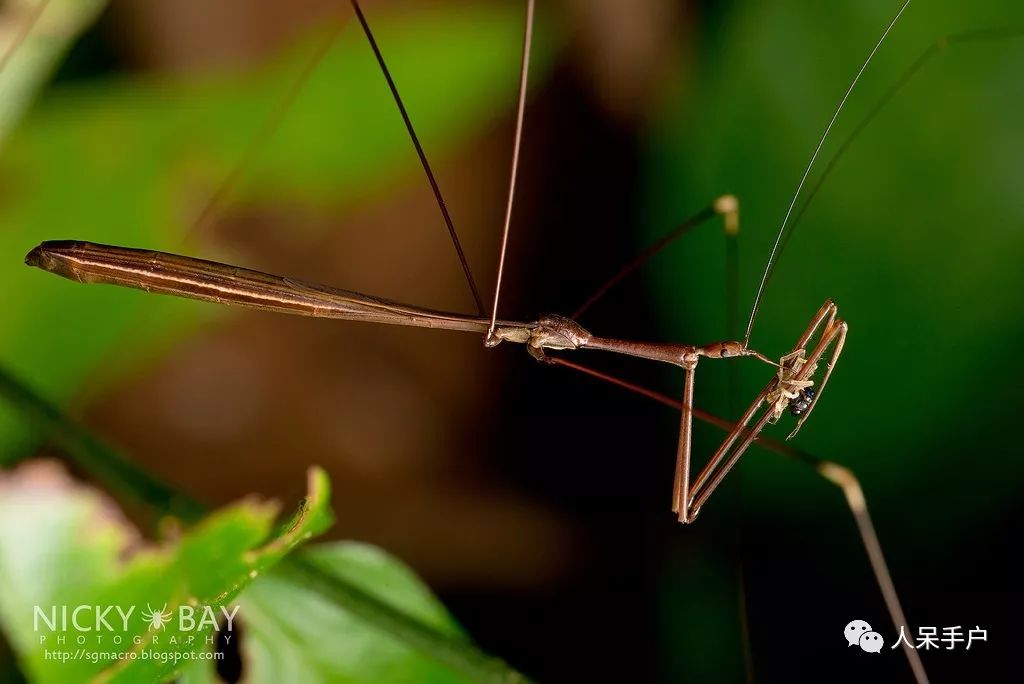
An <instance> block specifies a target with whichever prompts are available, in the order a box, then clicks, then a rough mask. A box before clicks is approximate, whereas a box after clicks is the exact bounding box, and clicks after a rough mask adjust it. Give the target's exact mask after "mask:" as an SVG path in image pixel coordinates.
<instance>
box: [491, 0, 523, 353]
mask: <svg viewBox="0 0 1024 684" xmlns="http://www.w3.org/2000/svg"><path fill="white" fill-rule="evenodd" d="M533 10H534V0H527V2H526V28H525V29H524V30H523V61H522V64H521V65H520V67H519V106H518V108H517V110H516V134H515V140H514V142H513V143H512V170H511V172H510V173H509V180H508V203H507V204H506V205H505V226H504V228H503V229H502V232H501V252H500V253H499V255H498V274H497V277H496V278H495V282H494V306H493V307H492V308H491V325H490V327H489V328H488V329H487V338H486V343H487V344H492V343H493V342H494V327H495V325H496V323H497V320H498V300H499V299H500V298H501V280H502V278H503V277H504V275H505V254H506V252H507V251H508V233H509V227H510V226H511V225H512V203H513V201H514V200H515V196H516V173H517V172H518V171H519V148H520V147H521V146H522V141H523V114H524V112H525V110H526V85H527V82H528V81H529V76H530V45H531V43H533Z"/></svg>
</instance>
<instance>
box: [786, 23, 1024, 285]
mask: <svg viewBox="0 0 1024 684" xmlns="http://www.w3.org/2000/svg"><path fill="white" fill-rule="evenodd" d="M1022 35H1024V28H1019V27H1018V28H1013V27H998V28H988V29H976V30H972V31H964V32H962V33H950V34H947V35H944V36H939V37H938V38H936V39H935V40H933V41H932V42H931V43H930V44H929V45H928V47H927V48H925V49H924V51H923V52H921V54H920V55H918V56H917V58H916V59H915V60H914V61H913V62H911V64H910V66H908V67H907V69H906V70H905V71H904V72H903V73H902V74H900V76H899V78H897V79H896V80H894V81H893V83H892V85H891V86H889V88H888V90H886V91H885V93H884V94H883V95H882V97H880V98H879V99H878V102H876V103H875V106H874V107H872V108H871V109H870V110H869V111H868V113H867V114H866V115H865V116H864V118H863V119H861V121H860V123H858V124H857V125H856V126H854V128H853V131H852V132H851V133H850V134H849V135H848V136H847V137H846V139H845V140H843V142H842V144H840V145H839V147H838V148H836V152H835V154H833V155H832V158H831V159H829V160H828V163H827V164H825V168H824V170H822V172H821V174H820V175H819V176H818V179H817V180H816V181H815V182H814V185H813V186H811V189H810V190H809V191H808V192H807V196H806V197H805V198H804V203H803V204H802V205H800V209H799V210H798V211H797V212H796V214H794V215H793V219H792V220H791V221H790V222H789V230H788V231H786V234H785V235H784V236H783V238H782V244H780V245H779V252H778V254H777V255H776V260H775V263H774V264H773V265H772V270H771V272H769V274H768V278H769V279H771V277H772V273H774V272H775V268H776V267H777V266H778V265H779V258H780V257H781V256H782V253H783V252H785V251H786V246H787V245H788V244H789V242H790V241H791V240H792V239H793V235H794V234H795V233H796V228H797V226H798V225H800V220H801V219H802V218H803V216H804V215H805V214H806V213H807V209H808V207H809V206H810V204H811V202H812V201H813V200H814V198H815V196H817V194H818V192H819V191H820V190H821V187H822V186H823V185H824V184H825V181H826V180H827V179H828V177H829V176H830V175H831V173H832V171H833V170H834V169H835V168H836V166H837V165H838V164H839V161H840V160H841V159H842V158H843V155H845V154H846V152H847V151H848V150H849V149H850V148H851V147H852V145H853V143H854V142H855V141H856V140H857V138H859V137H860V135H861V134H862V133H863V132H864V130H865V129H866V128H867V127H868V126H869V125H870V124H871V123H872V122H874V120H875V119H876V118H877V117H878V115H879V114H881V112H882V110H883V109H884V108H885V107H886V106H887V105H888V104H889V102H891V101H892V100H893V98H895V97H896V96H897V95H898V94H899V92H900V91H901V90H903V88H905V87H906V86H907V84H908V83H910V82H911V81H912V80H913V78H914V77H915V76H917V74H918V73H919V72H920V71H921V70H922V69H923V68H924V67H925V65H927V64H929V63H930V62H931V60H932V58H934V57H935V56H936V55H938V54H941V53H942V52H943V51H945V50H946V49H947V48H949V47H950V46H953V45H961V44H964V43H972V42H976V41H982V40H1000V39H1005V38H1020V37H1021V36H1022Z"/></svg>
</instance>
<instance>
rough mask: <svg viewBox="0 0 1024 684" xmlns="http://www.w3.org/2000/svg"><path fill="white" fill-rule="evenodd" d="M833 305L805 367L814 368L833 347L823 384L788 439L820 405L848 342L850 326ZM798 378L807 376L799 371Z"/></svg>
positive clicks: (826, 365) (822, 380)
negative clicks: (826, 323) (839, 316)
mask: <svg viewBox="0 0 1024 684" xmlns="http://www.w3.org/2000/svg"><path fill="white" fill-rule="evenodd" d="M832 306H833V310H832V314H831V316H830V317H829V321H828V325H827V326H826V327H825V330H824V332H822V334H821V338H820V339H819V340H818V344H817V346H816V347H815V348H814V350H813V351H812V352H811V354H810V356H808V357H807V364H806V365H805V368H807V369H813V368H814V367H815V366H816V365H817V363H818V360H819V359H820V358H821V357H822V356H823V355H824V354H825V352H826V351H827V350H828V349H829V347H831V348H832V351H831V353H830V354H829V359H828V362H827V363H826V364H825V373H824V374H823V375H822V377H821V384H820V385H818V389H817V392H816V394H815V397H814V401H812V402H811V404H810V406H808V407H807V410H806V411H805V412H804V414H803V415H802V416H800V418H799V419H798V420H797V421H796V425H795V426H794V427H793V431H792V432H790V433H789V436H788V437H786V439H792V438H793V437H794V436H796V433H798V432H800V428H801V427H803V424H804V421H806V420H807V419H808V418H809V417H810V415H811V412H812V411H813V410H814V407H815V406H817V405H818V402H819V401H820V400H821V395H822V393H823V392H824V391H825V385H826V384H828V379H829V377H831V375H832V370H833V369H834V368H835V365H836V361H838V360H839V355H840V354H842V353H843V345H844V344H846V333H847V330H848V326H847V325H846V321H844V320H841V319H837V318H836V315H835V309H834V307H835V305H834V304H833V305H832ZM797 379H799V380H804V379H805V378H804V377H803V376H802V375H801V374H800V373H797Z"/></svg>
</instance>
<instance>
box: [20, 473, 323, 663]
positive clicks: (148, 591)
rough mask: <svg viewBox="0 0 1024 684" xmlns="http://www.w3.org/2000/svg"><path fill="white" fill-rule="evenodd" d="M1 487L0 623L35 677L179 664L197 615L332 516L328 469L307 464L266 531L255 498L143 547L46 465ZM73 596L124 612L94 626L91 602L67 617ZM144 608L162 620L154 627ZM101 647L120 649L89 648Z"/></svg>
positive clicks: (227, 604) (263, 508)
mask: <svg viewBox="0 0 1024 684" xmlns="http://www.w3.org/2000/svg"><path fill="white" fill-rule="evenodd" d="M0 489H2V496H0V578H2V582H3V586H4V591H3V593H2V594H0V626H2V628H3V630H4V633H5V635H6V636H7V639H8V641H9V642H10V643H11V645H12V647H13V648H14V650H15V652H16V653H17V655H18V658H19V661H20V662H21V665H22V667H23V669H24V671H25V673H26V674H27V675H28V676H29V677H30V678H31V680H32V681H36V682H48V681H53V682H65V681H87V680H90V679H92V678H94V677H101V678H103V679H104V680H110V681H124V682H150V681H157V680H163V679H166V678H169V677H170V676H171V675H172V674H173V673H174V672H175V671H176V670H178V669H180V668H181V667H182V666H183V665H184V664H185V662H186V661H184V660H180V659H179V658H180V657H181V654H186V655H187V654H190V653H191V654H194V653H197V652H199V651H201V650H205V649H206V647H207V643H206V638H207V636H209V635H210V634H211V631H212V629H213V628H212V626H210V624H209V623H206V624H204V623H203V620H202V618H203V617H204V616H209V615H213V616H216V617H222V613H221V609H222V608H223V609H225V610H227V611H228V613H230V612H231V611H232V610H234V607H233V606H231V603H232V602H233V601H234V599H235V598H236V597H237V595H238V593H239V592H240V591H241V590H242V589H243V588H245V587H246V586H248V585H249V584H250V583H251V582H252V580H253V579H255V578H256V577H257V576H259V575H260V574H262V573H263V572H265V571H266V570H268V569H269V568H270V567H271V566H273V565H274V564H275V563H277V562H278V561H280V560H281V558H283V557H284V556H285V555H286V554H287V553H288V552H290V551H291V550H292V549H293V548H294V547H295V546H296V545H298V544H300V543H301V542H303V541H305V540H306V539H308V538H309V537H310V536H312V535H314V534H319V533H320V532H322V531H323V530H324V529H326V527H328V526H329V525H330V522H331V514H330V511H329V508H328V503H329V501H328V499H329V487H328V482H327V477H326V475H325V474H324V473H323V472H322V471H320V470H317V469H313V470H311V471H310V483H309V495H308V496H307V498H306V500H305V501H304V502H303V504H302V506H301V507H300V509H299V511H298V513H297V514H296V515H295V517H294V518H293V519H292V520H291V521H290V522H289V523H288V524H286V525H284V526H282V527H281V529H280V530H278V531H277V532H276V533H273V524H274V518H275V517H276V513H277V509H278V507H277V505H276V504H273V503H268V502H265V501H259V500H256V499H255V498H253V499H248V500H245V501H242V502H241V503H238V504H236V505H233V506H230V507H228V508H225V509H222V510H220V511H217V512H215V513H212V514H210V515H209V516H207V517H206V518H204V519H203V520H202V521H201V522H200V523H199V524H197V525H196V526H195V527H194V528H192V529H190V530H188V531H187V532H185V533H184V534H182V535H181V537H180V539H179V540H177V541H168V542H165V543H163V544H161V545H159V546H157V547H148V546H143V542H142V541H141V540H140V539H139V538H138V537H137V533H136V532H135V531H134V530H133V529H132V528H131V527H130V526H129V525H128V524H127V523H126V522H125V521H124V520H123V519H122V518H121V517H120V514H119V513H118V512H117V510H116V508H115V507H114V505H113V504H112V503H111V502H110V501H109V500H107V499H106V498H105V497H104V496H103V495H101V494H100V493H98V492H96V491H95V490H91V489H87V488H85V487H80V486H76V485H75V484H73V483H72V482H71V481H70V480H69V479H68V478H67V476H66V475H64V474H63V471H61V470H60V469H59V468H58V467H57V466H56V465H53V464H49V463H41V462H29V463H27V464H25V465H23V466H22V467H20V468H19V469H17V470H15V471H13V472H9V473H5V474H3V475H2V479H0ZM83 605H85V606H100V607H106V606H120V607H121V608H122V610H123V611H124V613H125V614H126V615H127V618H126V619H125V620H124V621H122V619H121V618H120V613H118V612H116V609H114V610H113V611H111V612H110V613H108V614H107V616H106V617H107V618H109V619H108V620H107V625H109V627H108V626H106V625H104V626H101V625H100V624H99V623H98V622H97V618H96V613H95V612H94V611H92V610H89V611H86V614H87V615H88V619H86V618H82V619H81V620H80V621H79V622H78V623H77V624H75V623H74V622H73V621H71V617H72V616H73V611H74V610H75V609H76V607H78V606H83ZM37 606H38V607H39V609H41V611H42V613H43V614H44V615H45V616H47V618H48V619H50V620H54V618H56V621H57V624H56V625H55V627H56V629H50V628H49V627H50V626H49V625H47V624H46V623H45V621H44V620H45V618H39V617H37V612H36V608H35V607H37ZM143 607H146V611H149V612H151V611H153V610H156V611H160V613H161V614H162V615H164V616H165V617H166V618H167V619H168V621H167V622H166V624H163V625H160V626H159V627H158V626H155V625H156V623H150V622H149V620H150V614H149V612H147V613H146V614H145V615H144V614H143V612H144V611H143ZM65 608H66V610H67V611H68V620H69V621H68V623H67V629H66V630H65V629H63V624H62V622H61V620H62V610H63V609H65ZM129 610H131V611H132V612H131V613H128V611H129ZM51 611H52V612H51ZM189 617H191V618H193V619H194V621H189ZM62 637H63V640H61V638H62ZM100 639H102V641H100ZM78 649H81V651H82V653H84V655H76V652H77V650H78ZM48 650H49V651H50V652H51V653H52V652H54V651H56V652H63V653H68V654H71V659H69V660H65V661H62V660H58V659H54V658H53V656H52V655H47V651H48ZM103 652H113V653H122V654H126V656H127V657H124V658H121V659H118V660H114V661H111V660H108V659H104V658H90V657H89V655H88V654H91V653H103ZM131 654H135V655H134V656H132V655H131Z"/></svg>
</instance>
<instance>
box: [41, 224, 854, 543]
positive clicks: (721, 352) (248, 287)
mask: <svg viewBox="0 0 1024 684" xmlns="http://www.w3.org/2000/svg"><path fill="white" fill-rule="evenodd" d="M25 262H26V263H27V264H28V265H29V266H35V267H37V268H41V269H43V270H45V271H49V272H50V273H54V274H56V275H60V276H63V277H65V278H68V279H70V280H75V281H77V282H80V283H102V284H109V285H120V286H123V287H131V288H136V289H141V290H145V291H147V292H156V293H159V294H168V295H175V296H179V297H187V298H190V299H198V300H202V301H208V302H215V303H219V304H231V305H237V306H245V307H249V308H254V309H261V310H264V311H274V312H278V313H289V314H297V315H303V316H312V317H316V318H338V319H345V320H354V321H366V322H371V323H380V324H385V325H403V326H409V327H418V328H438V329H442V330H456V331H462V332H472V333H477V334H486V335H487V337H486V344H487V346H488V347H494V346H497V345H498V344H500V343H501V342H509V343H517V344H525V345H526V349H527V351H528V352H529V353H530V355H531V356H533V357H534V358H535V359H537V360H538V361H545V360H547V358H548V357H547V352H548V351H560V352H561V351H572V350H593V351H604V352H610V353H613V354H620V355H626V356H633V357H636V358H640V359H645V360H649V361H657V362H660V363H668V364H671V365H674V366H678V367H680V368H682V369H683V371H684V373H685V388H686V389H685V391H684V397H683V407H684V408H683V417H682V422H681V424H680V429H679V434H680V436H679V448H678V452H677V463H676V475H675V480H674V482H675V484H674V487H673V495H672V502H673V511H674V512H676V513H677V514H678V515H679V520H680V521H681V522H684V523H687V522H691V521H692V520H693V519H694V518H695V517H696V515H697V512H698V511H699V510H700V507H701V506H702V505H703V503H704V502H705V501H707V499H708V497H709V496H710V495H711V493H712V492H713V491H714V490H715V488H716V487H717V486H718V485H719V483H720V482H721V481H722V478H723V477H724V476H725V474H726V473H727V472H728V471H729V470H730V469H731V468H732V467H733V465H735V463H736V461H737V460H739V457H740V456H741V455H742V454H743V452H744V451H746V449H747V447H749V446H750V444H751V443H752V442H753V440H754V438H755V437H756V436H757V435H758V434H759V433H760V431H761V430H762V429H763V428H764V426H765V425H766V424H767V423H768V422H774V421H775V420H778V418H779V416H781V415H782V413H783V411H785V410H786V408H787V407H788V406H789V405H790V402H791V401H793V400H794V399H799V400H800V401H801V402H804V403H805V404H807V406H806V407H805V408H804V409H803V410H801V411H800V412H799V414H797V415H799V419H798V422H797V426H796V428H795V429H794V430H793V434H796V432H797V430H799V428H800V426H801V425H802V424H803V421H805V420H806V419H807V416H808V415H810V411H811V408H813V404H812V403H811V401H810V396H811V395H808V394H807V392H806V388H809V387H810V386H811V385H812V384H813V382H814V381H813V380H810V377H811V375H812V374H813V373H814V371H815V369H816V367H817V362H818V359H819V358H821V356H822V354H823V353H824V352H825V351H826V349H827V348H828V347H830V346H833V343H834V342H835V343H836V344H834V350H833V352H832V354H831V358H830V361H829V364H828V370H827V371H826V373H825V375H824V378H823V380H822V383H821V387H820V388H819V390H818V391H819V394H820V391H821V389H822V388H824V385H825V382H827V380H828V375H829V373H830V372H831V369H832V365H833V364H834V362H835V359H836V358H838V356H839V353H840V352H841V351H842V341H843V339H844V338H845V335H846V324H845V323H843V322H842V321H837V320H836V307H835V304H833V303H832V302H826V303H825V305H824V306H823V307H822V308H821V310H820V311H819V312H818V314H817V315H816V316H815V318H814V319H813V320H812V322H811V325H810V327H808V329H807V330H806V331H805V332H804V334H803V335H802V336H801V337H800V339H799V340H798V342H797V345H796V347H795V348H794V351H793V352H791V353H790V354H789V355H787V356H786V357H784V359H783V363H782V364H776V363H774V362H773V361H771V360H770V359H769V358H768V357H767V356H765V355H764V354H761V353H760V352H758V351H755V350H753V349H751V348H749V347H748V346H747V345H746V344H745V343H743V342H739V341H725V342H712V343H710V344H704V345H699V346H697V345H687V344H675V343H660V342H638V341H632V340H623V339H616V338H610V337H599V336H597V335H593V334H591V333H590V332H589V331H588V330H586V329H585V328H584V327H583V326H581V325H580V324H578V323H576V322H575V321H573V320H572V319H570V318H567V317H565V316H559V315H555V314H546V315H543V316H541V317H539V318H538V319H537V320H536V321H532V322H517V321H496V322H495V320H494V319H492V318H485V317H479V316H471V315H465V314H459V313H450V312H444V311H436V310H433V309H427V308H423V307H419V306H413V305H410V304H401V303H398V302H394V301H390V300H387V299H381V298H378V297H372V296H369V295H365V294H362V293H359V292H351V291H349V290H342V289H338V288H333V287H329V286H327V285H320V284H317V283H308V282H303V281H301V280H294V279H292V278H286V277H283V276H276V275H271V274H268V273H262V272H260V271H254V270H250V269H247V268H241V267H238V266H230V265H228V264H222V263H218V262H214V261H207V260H203V259H194V258H191V257H185V256H179V255H176V254H168V253H165V252H155V251H150V250H140V249H130V248H125V247H114V246H111V245H99V244H92V243H89V242H76V241H71V240H60V241H49V242H44V243H42V244H40V245H39V246H37V247H35V248H34V249H33V250H32V251H31V252H29V254H28V255H27V256H26V258H25ZM822 323H825V324H826V325H825V329H824V332H823V334H822V335H821V336H820V339H819V341H818V344H817V346H816V347H815V348H814V349H813V351H812V352H811V353H810V355H809V356H808V357H806V358H805V357H804V354H805V352H806V350H805V348H806V346H807V343H808V340H809V339H810V338H811V336H812V335H814V333H815V332H817V330H818V328H819V327H820V325H821V324H822ZM492 326H493V327H492ZM701 357H706V358H709V359H727V358H738V357H753V358H755V359H758V360H760V361H762V362H764V363H766V364H769V365H772V366H778V373H777V374H776V376H775V377H773V378H772V380H771V381H770V382H769V383H768V385H767V386H766V387H765V388H764V390H762V392H761V393H760V394H759V395H758V396H757V398H756V399H755V400H754V403H753V404H751V406H750V408H749V409H748V410H747V412H746V413H745V414H744V416H743V418H742V419H741V420H740V422H739V423H738V424H737V425H736V426H735V427H734V429H733V430H732V431H731V432H730V434H729V436H728V437H727V438H726V440H725V442H724V443H723V444H722V446H721V447H720V448H719V450H718V451H717V452H716V453H715V455H714V456H713V457H712V459H711V461H710V462H709V463H708V465H707V466H706V467H705V469H704V470H703V471H702V472H701V473H700V475H699V476H698V477H697V479H696V480H695V481H694V482H693V486H692V488H691V483H690V451H691V446H690V435H691V432H692V422H693V412H692V406H693V386H694V379H695V375H696V368H697V362H698V361H699V360H700V358H701ZM762 405H765V406H767V409H766V410H765V412H764V415H763V416H762V417H761V418H760V419H759V420H758V421H757V422H756V423H755V424H754V426H753V427H752V428H749V429H748V424H749V422H750V420H751V419H752V417H753V416H754V415H755V413H756V412H757V410H758V409H759V408H761V407H762ZM791 436H792V435H791ZM741 437H742V439H741ZM737 441H739V445H738V446H736V442H737Z"/></svg>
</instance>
